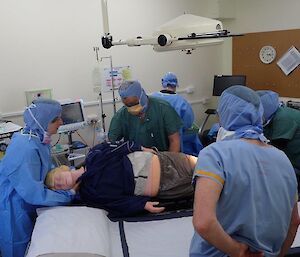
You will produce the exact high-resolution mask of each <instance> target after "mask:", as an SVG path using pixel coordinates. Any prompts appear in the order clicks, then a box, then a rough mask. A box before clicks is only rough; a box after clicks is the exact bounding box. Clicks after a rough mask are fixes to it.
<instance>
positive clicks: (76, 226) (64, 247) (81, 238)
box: [26, 207, 110, 257]
mask: <svg viewBox="0 0 300 257" xmlns="http://www.w3.org/2000/svg"><path fill="white" fill-rule="evenodd" d="M38 215H39V216H38V218H37V221H36V225H35V227H34V231H33V234H32V238H31V244H30V248H29V251H28V254H27V255H26V256H27V257H36V256H39V255H42V254H49V253H89V254H96V255H97V256H105V257H109V256H110V247H109V245H110V243H109V232H108V231H109V230H108V218H107V217H106V212H105V211H103V210H100V209H94V208H88V207H54V208H43V209H39V212H38Z"/></svg>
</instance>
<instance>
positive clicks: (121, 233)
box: [119, 221, 130, 257]
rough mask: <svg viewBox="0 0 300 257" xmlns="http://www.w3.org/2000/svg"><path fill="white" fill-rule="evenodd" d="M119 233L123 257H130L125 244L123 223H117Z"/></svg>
mask: <svg viewBox="0 0 300 257" xmlns="http://www.w3.org/2000/svg"><path fill="white" fill-rule="evenodd" d="M119 232H120V238H121V245H122V252H123V256H124V257H130V256H129V249H128V244H127V242H126V235H125V230H124V222H123V221H119Z"/></svg>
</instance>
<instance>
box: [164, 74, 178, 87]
mask: <svg viewBox="0 0 300 257" xmlns="http://www.w3.org/2000/svg"><path fill="white" fill-rule="evenodd" d="M161 84H162V86H163V87H177V86H178V80H177V77H176V75H175V73H173V72H167V73H166V74H165V75H164V76H163V78H162V79H161Z"/></svg>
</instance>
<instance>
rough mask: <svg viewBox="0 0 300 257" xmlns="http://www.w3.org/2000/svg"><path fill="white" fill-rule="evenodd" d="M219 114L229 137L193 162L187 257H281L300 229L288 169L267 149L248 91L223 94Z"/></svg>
mask: <svg viewBox="0 0 300 257" xmlns="http://www.w3.org/2000/svg"><path fill="white" fill-rule="evenodd" d="M218 115H219V119H220V125H221V127H222V128H224V130H226V131H227V132H231V133H226V136H224V137H223V139H222V140H220V141H217V142H216V143H213V144H210V145H209V146H207V147H206V148H204V149H203V150H202V151H201V152H200V154H199V157H198V161H197V164H196V168H195V171H194V176H193V183H194V185H195V186H196V188H195V198H194V213H193V225H194V228H195V233H194V236H193V238H192V242H191V246H190V257H198V256H201V257H203V256H214V257H219V256H232V257H237V256H239V257H241V256H249V257H250V256H258V257H260V256H267V257H268V256H284V255H285V253H286V252H287V250H288V249H289V248H290V246H291V244H292V242H293V240H294V237H295V235H296V232H297V228H298V225H299V215H298V209H297V181H296V177H295V173H294V169H293V166H292V165H291V163H290V161H289V159H288V157H287V156H286V155H285V154H284V153H283V152H282V151H280V150H278V149H277V148H275V147H273V146H271V145H268V144H267V142H268V140H267V139H266V138H265V137H264V135H263V126H262V116H263V107H262V104H261V102H260V98H259V96H258V95H257V93H256V92H254V91H253V90H252V89H250V88H247V87H244V86H232V87H230V88H228V89H226V90H225V91H224V92H223V93H222V95H221V97H220V100H219V105H218Z"/></svg>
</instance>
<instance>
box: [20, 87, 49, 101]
mask: <svg viewBox="0 0 300 257" xmlns="http://www.w3.org/2000/svg"><path fill="white" fill-rule="evenodd" d="M25 95H26V102H27V105H30V104H31V103H32V101H33V100H34V99H37V98H39V97H43V98H50V99H52V89H50V88H46V89H35V90H28V91H25Z"/></svg>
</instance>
